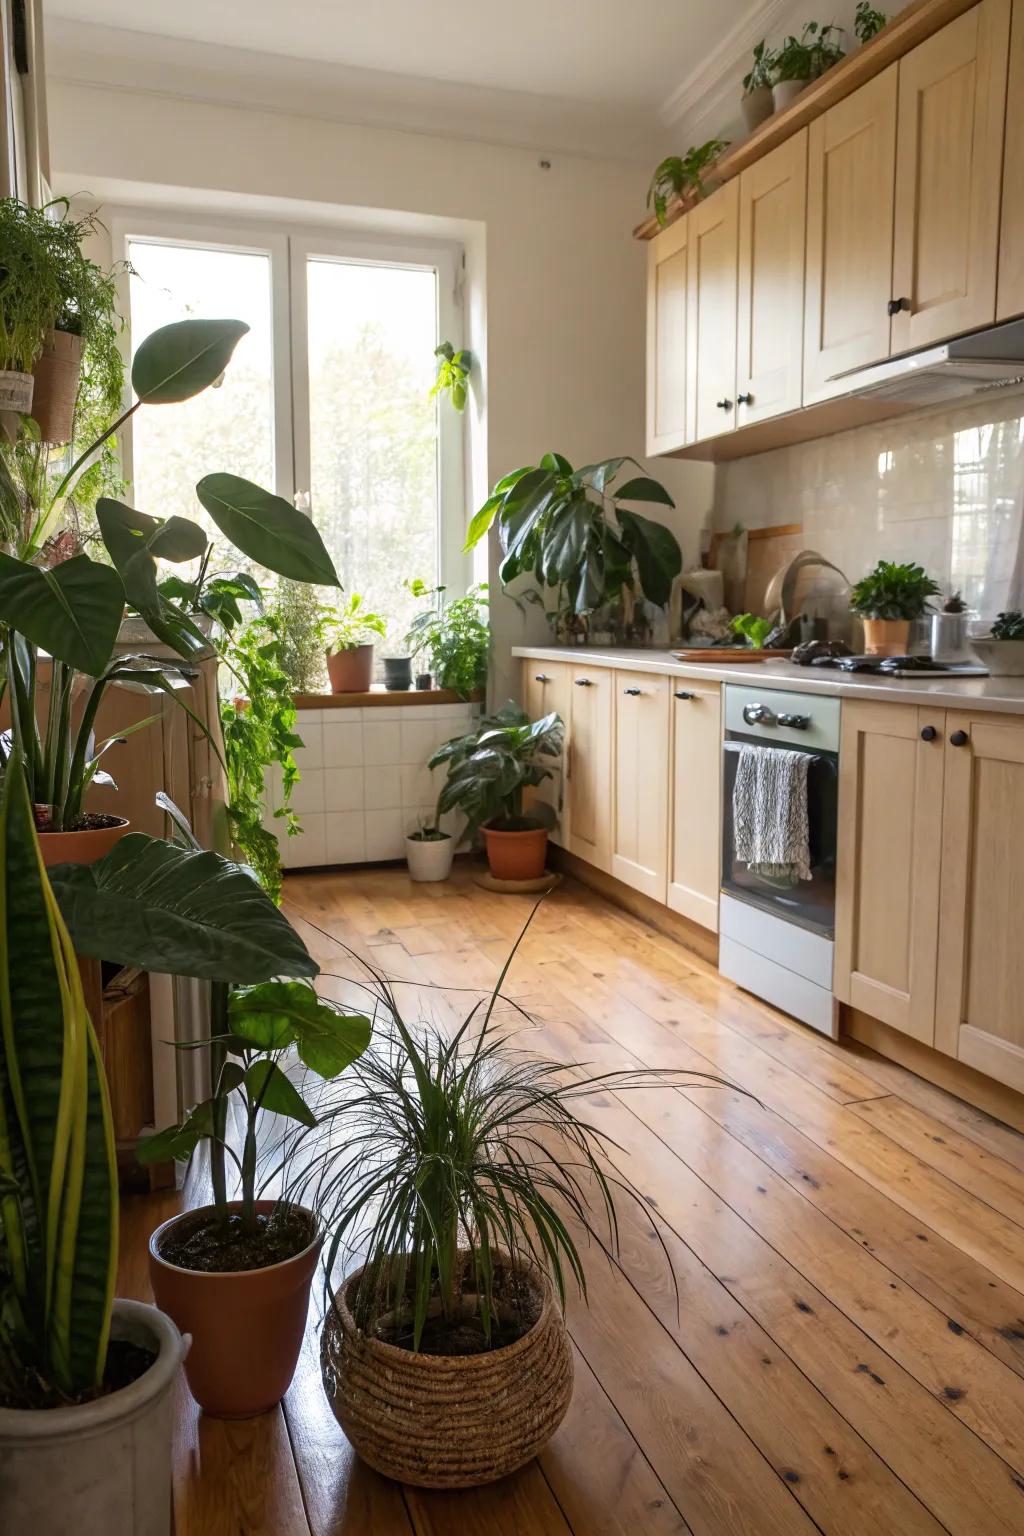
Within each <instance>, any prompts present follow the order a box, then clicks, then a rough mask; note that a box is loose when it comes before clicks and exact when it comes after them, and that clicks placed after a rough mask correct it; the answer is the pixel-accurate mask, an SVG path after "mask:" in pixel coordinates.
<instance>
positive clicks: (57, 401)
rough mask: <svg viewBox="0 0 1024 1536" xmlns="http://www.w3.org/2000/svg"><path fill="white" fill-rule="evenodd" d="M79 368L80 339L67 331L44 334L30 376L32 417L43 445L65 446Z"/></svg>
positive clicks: (76, 395)
mask: <svg viewBox="0 0 1024 1536" xmlns="http://www.w3.org/2000/svg"><path fill="white" fill-rule="evenodd" d="M81 369H82V338H81V336H73V335H72V334H71V332H70V331H48V332H47V336H46V340H45V342H44V343H43V350H42V353H41V354H40V356H39V358H38V360H37V362H36V365H35V367H34V368H33V370H32V373H33V375H34V377H35V381H36V385H35V389H34V390H33V392H32V415H33V417H34V419H35V421H36V422H37V423H38V424H39V436H40V437H41V438H42V440H43V442H44V443H66V442H67V441H68V439H69V438H70V437H71V426H72V422H73V421H74V416H75V400H76V399H77V397H78V379H79V375H80V373H81Z"/></svg>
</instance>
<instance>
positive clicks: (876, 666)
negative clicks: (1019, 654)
mask: <svg viewBox="0 0 1024 1536" xmlns="http://www.w3.org/2000/svg"><path fill="white" fill-rule="evenodd" d="M811 666H812V667H834V668H835V669H836V671H838V672H873V673H875V674H877V675H878V676H880V677H922V676H928V677H988V668H987V667H983V666H981V665H980V663H979V662H976V661H933V660H932V658H931V657H930V656H816V657H815V658H814V660H813V661H812V662H811Z"/></svg>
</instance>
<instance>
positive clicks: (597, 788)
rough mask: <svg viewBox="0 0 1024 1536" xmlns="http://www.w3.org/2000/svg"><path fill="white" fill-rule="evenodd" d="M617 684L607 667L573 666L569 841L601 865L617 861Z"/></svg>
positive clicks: (579, 853) (607, 867) (579, 854)
mask: <svg viewBox="0 0 1024 1536" xmlns="http://www.w3.org/2000/svg"><path fill="white" fill-rule="evenodd" d="M612 687H613V674H612V672H611V671H610V670H608V669H606V668H604V667H573V668H571V686H570V688H569V690H568V691H569V742H568V748H567V752H568V768H567V783H566V796H565V798H566V803H567V805H568V811H569V814H568V817H567V818H566V829H565V830H566V839H567V840H566V843H565V846H566V847H567V848H568V849H569V851H570V853H575V854H576V855H577V857H579V858H581V859H586V861H587V863H588V864H594V865H596V866H597V868H598V869H603V870H606V871H607V870H610V869H611V863H612Z"/></svg>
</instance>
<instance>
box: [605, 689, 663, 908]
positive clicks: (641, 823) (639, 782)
mask: <svg viewBox="0 0 1024 1536" xmlns="http://www.w3.org/2000/svg"><path fill="white" fill-rule="evenodd" d="M614 676H615V683H614V687H615V763H614V771H615V791H614V800H615V816H614V822H613V836H612V874H613V875H614V876H615V877H616V879H617V880H622V881H624V882H625V884H626V885H631V886H633V887H634V888H635V889H636V890H638V891H643V893H644V895H645V896H650V897H652V898H653V899H654V900H655V901H661V902H663V901H664V900H665V885H666V880H667V876H668V770H669V730H668V725H669V679H668V678H667V677H656V676H645V675H644V674H643V673H639V672H616V673H615V674H614Z"/></svg>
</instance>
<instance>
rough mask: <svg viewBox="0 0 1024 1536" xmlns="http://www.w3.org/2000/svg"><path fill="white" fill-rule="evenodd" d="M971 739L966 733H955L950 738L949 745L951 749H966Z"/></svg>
mask: <svg viewBox="0 0 1024 1536" xmlns="http://www.w3.org/2000/svg"><path fill="white" fill-rule="evenodd" d="M970 739H971V738H970V737H969V736H968V734H967V732H966V731H954V732H953V734H952V735H951V736H950V738H949V744H950V746H951V747H966V745H967V743H968V742H969V741H970Z"/></svg>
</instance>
